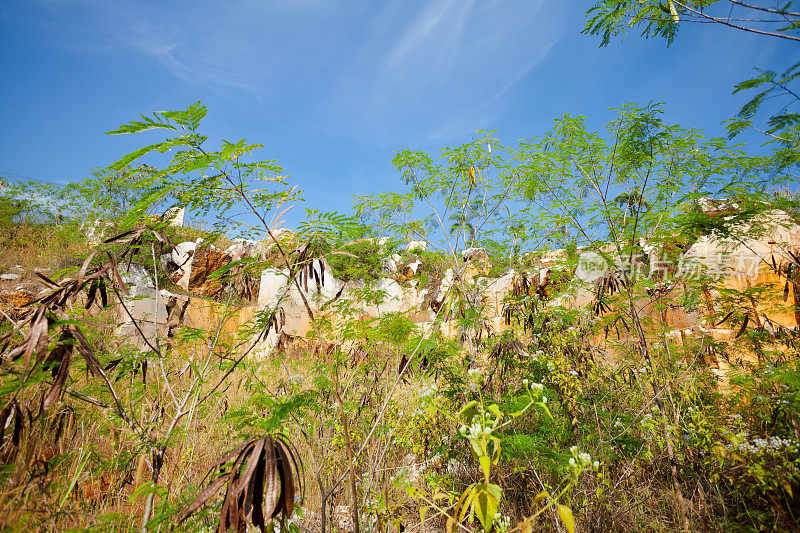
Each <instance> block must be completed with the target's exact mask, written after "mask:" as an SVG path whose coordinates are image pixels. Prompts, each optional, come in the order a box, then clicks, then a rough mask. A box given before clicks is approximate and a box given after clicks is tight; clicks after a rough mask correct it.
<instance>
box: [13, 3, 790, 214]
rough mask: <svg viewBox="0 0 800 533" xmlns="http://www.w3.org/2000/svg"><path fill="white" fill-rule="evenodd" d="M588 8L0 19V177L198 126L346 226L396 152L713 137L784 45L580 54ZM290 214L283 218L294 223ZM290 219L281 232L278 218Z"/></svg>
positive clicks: (33, 7)
mask: <svg viewBox="0 0 800 533" xmlns="http://www.w3.org/2000/svg"><path fill="white" fill-rule="evenodd" d="M590 5H591V2H589V1H578V0H576V1H564V0H548V1H535V0H521V1H515V0H509V1H501V0H493V1H492V0H490V1H483V2H482V1H475V0H435V1H411V0H399V1H393V0H389V1H386V2H365V1H359V0H348V1H339V2H334V1H327V0H273V1H255V0H245V1H237V0H226V1H225V2H202V1H191V2H190V1H186V2H164V1H152V2H149V1H139V2H133V1H124V2H113V1H89V0H78V1H59V0H29V1H13V0H12V1H6V2H3V3H2V4H1V5H0V58H2V63H1V64H2V68H3V82H2V83H0V117H2V120H3V128H2V129H1V130H0V176H2V175H6V176H12V177H21V178H31V179H36V180H42V181H56V182H66V181H69V180H72V179H78V178H82V177H86V176H88V175H89V174H90V169H92V168H94V167H98V166H103V165H106V164H108V163H110V162H112V161H113V160H115V158H117V157H119V156H121V155H122V154H124V153H127V152H128V151H130V150H131V149H133V148H134V147H138V146H140V145H142V144H144V142H145V141H146V139H143V138H138V139H137V138H135V137H121V136H115V137H111V136H107V135H105V133H104V132H106V131H108V130H110V129H113V128H115V127H116V126H118V125H119V124H121V123H124V122H127V121H129V120H131V119H134V118H136V117H137V116H138V115H139V114H140V113H149V112H151V111H155V110H167V109H179V108H185V107H186V106H187V105H189V104H190V103H192V102H194V101H196V100H201V101H202V102H203V103H204V104H206V105H207V106H208V108H209V114H208V116H207V118H206V120H205V130H206V132H208V133H209V134H210V135H211V141H212V142H213V141H215V140H218V139H220V138H225V139H229V140H235V139H240V138H246V139H248V140H249V141H254V142H260V143H263V144H264V145H265V148H264V149H263V150H262V153H261V155H262V157H263V158H265V159H272V158H274V159H277V160H278V162H279V163H281V164H282V165H283V166H284V167H285V169H286V172H287V173H289V174H291V175H292V178H291V181H292V183H295V184H298V185H299V186H300V187H301V188H302V189H304V190H305V195H304V196H305V198H306V199H307V204H306V206H307V207H312V208H318V209H322V210H338V211H348V210H349V208H350V204H351V199H352V196H353V195H354V194H364V193H370V192H377V191H380V190H386V189H392V188H395V187H396V186H397V183H398V176H397V175H396V173H395V172H394V171H393V169H392V168H391V166H390V164H389V161H390V159H391V158H392V156H393V154H394V152H395V151H396V150H398V149H399V148H401V147H403V146H411V147H414V148H421V149H426V150H437V149H439V148H441V147H443V146H448V145H453V144H458V143H461V142H464V141H466V140H469V139H470V138H471V136H472V134H473V132H474V131H475V130H476V129H494V130H498V135H499V137H500V138H501V139H502V140H503V141H504V142H505V143H507V144H511V143H514V142H516V141H517V140H518V139H520V138H530V137H534V136H537V135H541V134H542V133H544V132H545V131H546V130H547V129H548V128H550V126H551V125H552V121H553V119H554V118H556V117H558V116H559V115H561V114H563V113H567V112H569V113H572V114H582V115H586V116H588V117H589V119H590V124H591V125H593V126H595V127H597V128H601V127H602V126H603V125H604V124H605V123H606V122H608V121H609V120H610V119H611V118H612V112H610V111H609V108H612V107H617V106H621V105H622V104H623V103H625V102H627V101H633V102H638V103H647V102H649V101H651V100H655V101H663V102H666V104H667V105H666V111H667V113H666V118H667V119H668V120H670V121H672V122H677V123H680V124H682V125H684V126H689V127H696V128H700V129H703V130H706V133H707V134H708V135H720V134H722V133H723V131H724V130H723V128H722V126H720V123H721V122H722V121H723V120H724V119H726V118H728V117H730V116H732V115H733V114H735V112H736V111H737V110H738V108H739V106H741V104H742V103H743V102H744V101H745V99H746V97H747V96H746V95H741V94H739V95H732V94H731V88H732V86H733V85H734V84H735V83H737V82H739V81H741V80H743V79H746V78H747V77H749V76H750V75H751V74H752V68H753V67H755V66H759V67H764V68H769V67H772V68H781V67H785V66H787V65H788V64H789V63H790V61H793V60H796V58H797V55H798V54H797V51H798V48H797V45H792V44H789V43H783V42H779V41H777V40H774V39H768V38H764V37H759V36H755V35H748V34H744V33H742V32H739V31H735V30H728V29H725V28H718V27H713V26H707V25H702V26H696V27H689V28H686V29H684V30H682V32H681V34H680V35H679V37H678V39H677V41H676V43H675V44H674V45H673V46H672V47H670V48H667V47H666V45H665V43H664V42H663V41H661V40H650V41H646V40H643V39H641V38H639V37H638V33H635V32H633V33H631V34H629V35H627V36H626V38H625V40H624V42H615V43H612V45H611V46H609V47H607V48H602V49H601V48H598V44H599V39H598V38H595V37H591V36H586V35H581V33H580V31H581V29H582V27H583V24H584V20H585V15H584V13H585V11H586V10H587V9H588V7H590ZM299 214H300V213H298V215H299ZM293 218H294V217H293Z"/></svg>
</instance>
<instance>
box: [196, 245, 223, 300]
mask: <svg viewBox="0 0 800 533" xmlns="http://www.w3.org/2000/svg"><path fill="white" fill-rule="evenodd" d="M230 262H231V256H229V255H228V254H226V253H225V252H222V251H220V250H217V249H216V248H214V247H213V246H209V247H208V248H200V249H198V250H195V253H194V255H193V256H192V264H191V269H190V271H189V283H188V290H189V292H191V293H192V294H196V295H197V296H217V295H218V294H219V293H220V292H221V291H222V287H223V286H222V282H221V280H220V279H218V278H216V277H215V276H214V273H215V272H216V271H217V270H219V269H221V268H222V267H224V266H226V265H227V264H228V263H230Z"/></svg>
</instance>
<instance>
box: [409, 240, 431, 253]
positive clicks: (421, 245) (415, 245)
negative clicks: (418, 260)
mask: <svg viewBox="0 0 800 533" xmlns="http://www.w3.org/2000/svg"><path fill="white" fill-rule="evenodd" d="M427 249H428V243H427V242H426V241H409V242H408V244H407V245H406V252H424V251H425V250H427Z"/></svg>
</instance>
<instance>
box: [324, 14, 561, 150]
mask: <svg viewBox="0 0 800 533" xmlns="http://www.w3.org/2000/svg"><path fill="white" fill-rule="evenodd" d="M373 19H374V25H375V27H376V28H378V30H374V31H372V32H369V33H367V34H366V35H365V38H364V40H363V41H362V42H360V43H359V46H358V47H357V49H356V51H355V53H354V54H353V59H352V61H351V63H350V64H349V65H347V67H346V68H345V69H344V70H343V72H342V75H341V76H340V77H339V80H338V83H337V86H336V88H335V90H334V92H333V97H332V99H331V106H332V107H333V108H337V109H338V110H339V112H340V113H343V114H345V113H346V114H347V115H348V116H349V117H350V118H351V119H352V120H353V121H354V126H355V127H356V128H357V129H363V128H365V127H366V128H369V129H371V130H372V132H373V136H374V138H375V139H384V140H385V141H386V142H387V143H395V142H397V140H398V139H399V138H402V137H404V132H407V131H411V130H413V131H415V132H417V134H418V135H420V136H421V137H422V138H425V139H432V140H448V138H452V136H463V135H465V134H466V135H468V134H469V133H470V132H471V131H474V130H475V129H478V128H482V127H487V126H489V125H490V124H491V121H492V120H493V119H494V118H496V117H497V116H498V114H499V111H498V109H494V108H496V107H498V106H500V105H501V104H502V100H503V97H504V96H505V95H507V94H508V93H509V92H510V91H511V89H512V88H513V87H514V86H515V85H516V84H517V83H519V82H520V81H521V80H522V79H524V78H525V77H526V75H528V74H529V73H530V72H531V71H532V70H534V69H535V67H536V66H537V65H538V64H540V63H541V62H542V61H544V60H545V59H546V57H547V55H548V53H549V51H550V50H551V49H552V47H553V46H555V44H556V43H557V42H558V40H559V31H560V30H561V28H562V23H563V20H562V19H563V10H561V9H559V8H558V6H555V7H554V6H552V5H548V6H545V5H544V3H543V2H542V1H538V2H531V1H514V0H510V1H506V2H480V1H474V0H468V1H463V0H462V1H458V0H431V1H428V2H425V3H423V4H421V5H420V4H410V7H409V4H404V5H403V6H401V7H398V6H397V5H396V4H395V5H393V6H392V7H391V8H388V9H385V10H384V11H383V12H379V13H376V14H374V15H373ZM382 19H384V20H382Z"/></svg>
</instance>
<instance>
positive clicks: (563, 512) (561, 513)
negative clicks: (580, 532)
mask: <svg viewBox="0 0 800 533" xmlns="http://www.w3.org/2000/svg"><path fill="white" fill-rule="evenodd" d="M558 517H559V518H560V519H561V522H562V523H563V524H564V527H565V528H567V533H575V517H574V516H572V510H571V509H570V508H569V507H567V506H566V505H561V504H559V506H558Z"/></svg>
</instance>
